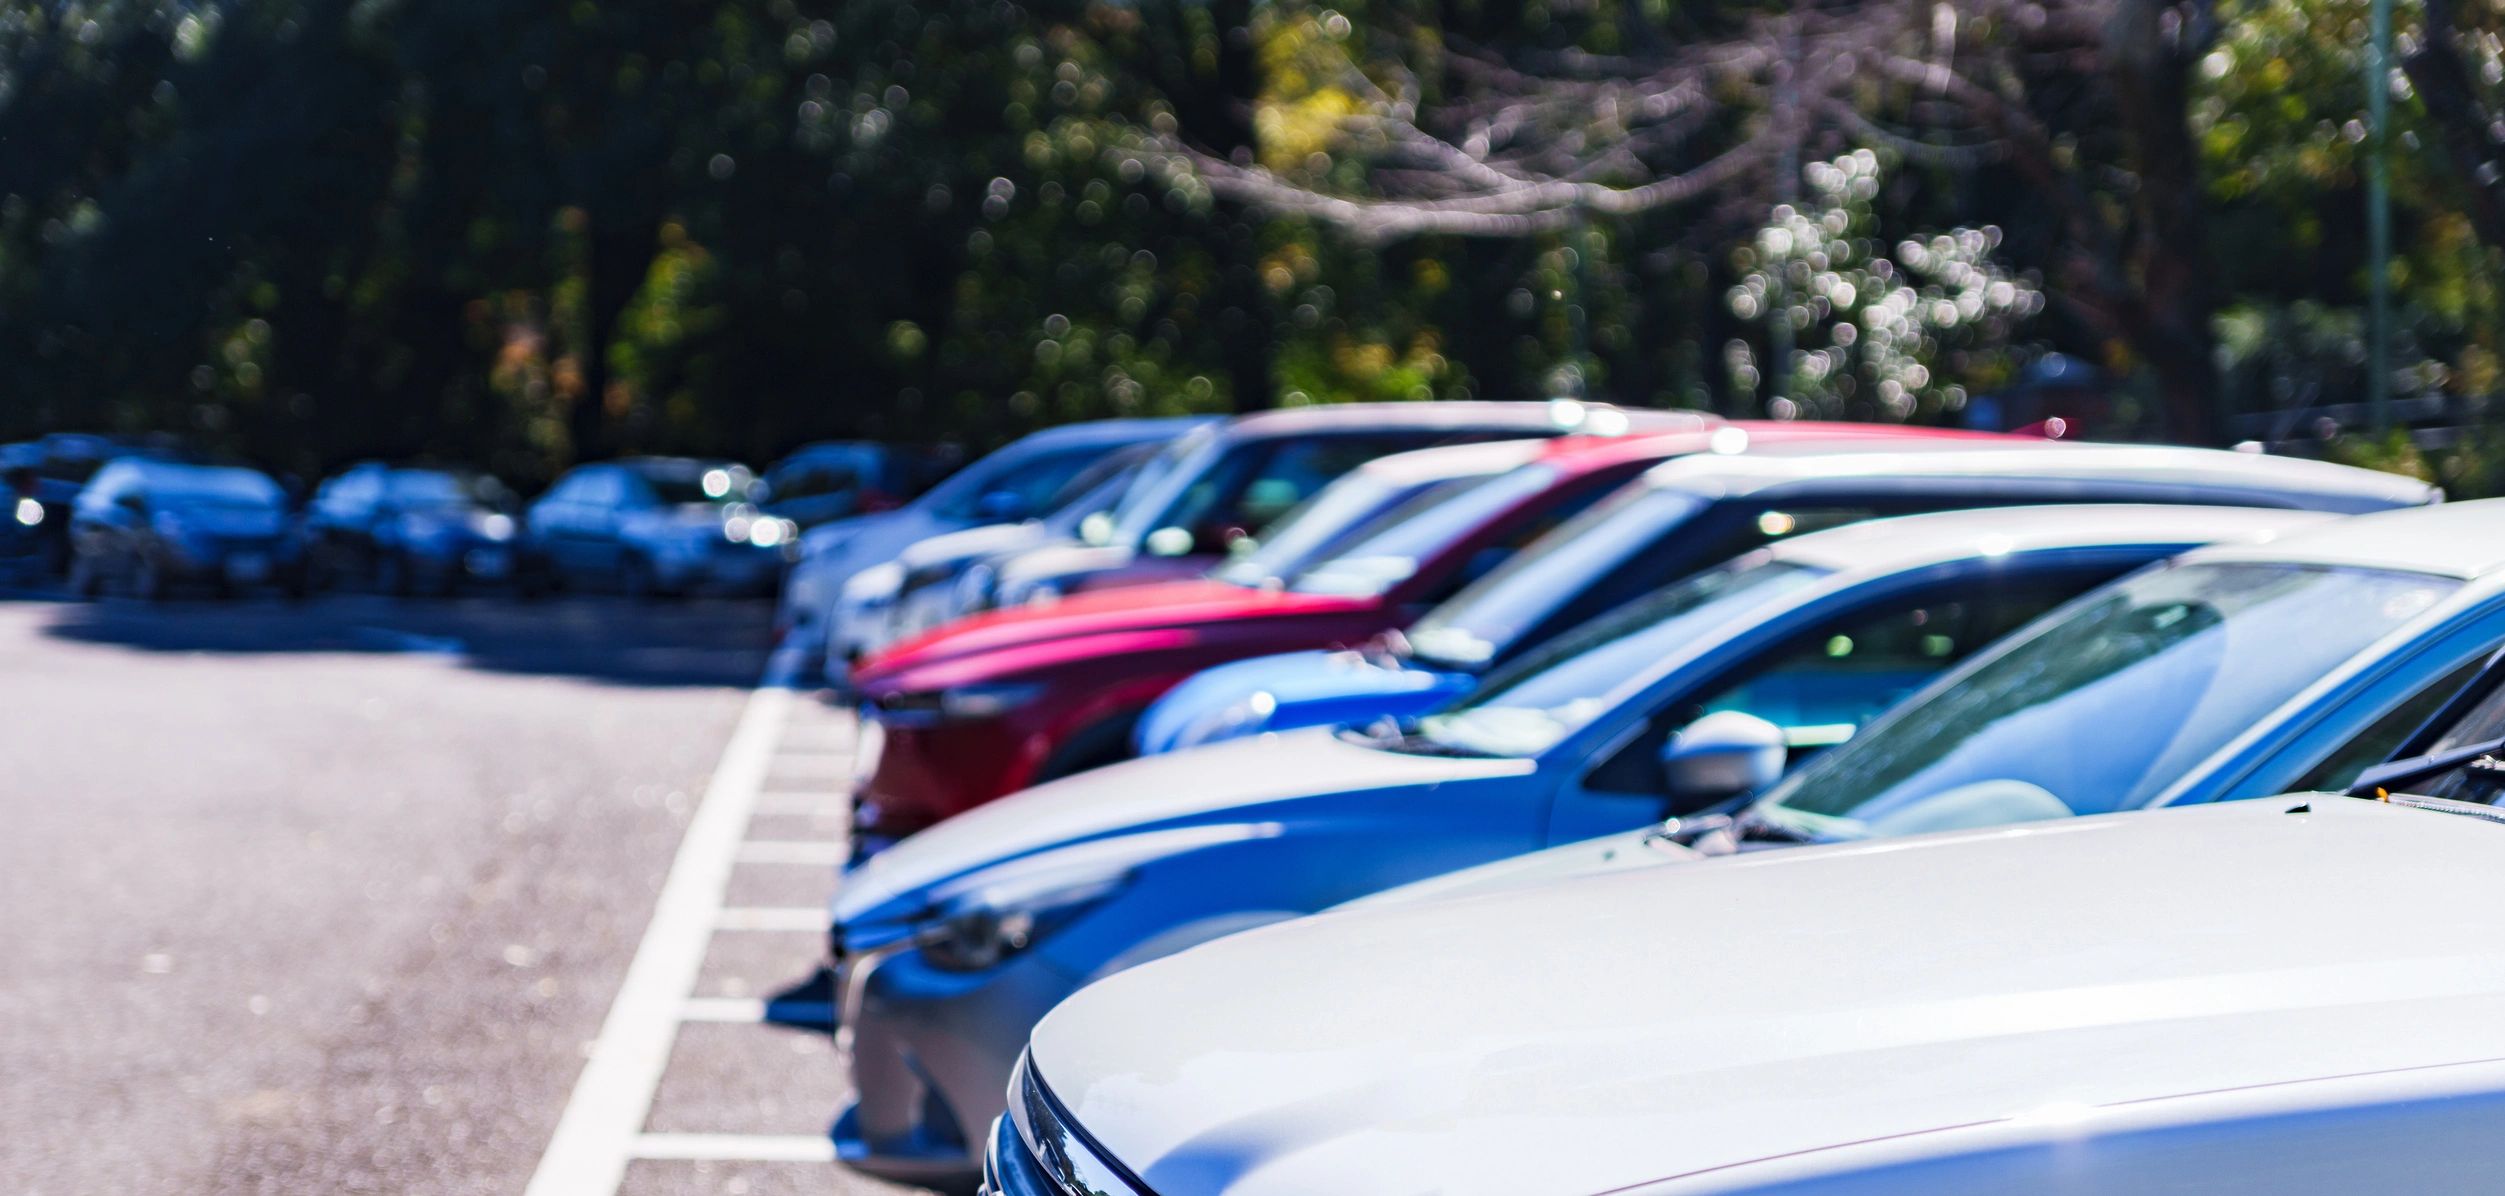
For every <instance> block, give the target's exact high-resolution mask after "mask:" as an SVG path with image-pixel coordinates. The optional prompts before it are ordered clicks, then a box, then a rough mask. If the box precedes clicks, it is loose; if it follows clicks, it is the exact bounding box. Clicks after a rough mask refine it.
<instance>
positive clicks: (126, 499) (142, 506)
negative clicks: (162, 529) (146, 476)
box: [113, 493, 148, 515]
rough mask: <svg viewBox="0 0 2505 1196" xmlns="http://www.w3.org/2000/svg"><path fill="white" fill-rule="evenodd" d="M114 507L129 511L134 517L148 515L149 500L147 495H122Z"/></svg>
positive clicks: (114, 501) (116, 499) (114, 503)
mask: <svg viewBox="0 0 2505 1196" xmlns="http://www.w3.org/2000/svg"><path fill="white" fill-rule="evenodd" d="M113 505H114V506H117V507H120V508H122V509H123V510H125V511H128V512H130V513H131V514H133V515H145V514H147V513H148V499H147V496H146V495H142V494H135V493H134V494H124V495H121V496H119V497H117V498H115V499H114V500H113Z"/></svg>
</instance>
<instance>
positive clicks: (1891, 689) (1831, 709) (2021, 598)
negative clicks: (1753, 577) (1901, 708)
mask: <svg viewBox="0 0 2505 1196" xmlns="http://www.w3.org/2000/svg"><path fill="white" fill-rule="evenodd" d="M2145 560H2146V558H2145V557H2135V558H2131V559H2128V560H2119V559H2113V558H2112V557H2104V558H2102V559H2098V558H2095V557H2084V558H2054V559H2049V560H2047V561H2044V562H2041V563H2036V564H2033V565H2032V566H2030V565H2026V564H2019V565H2013V566H2011V567H2006V568H1997V569H1995V568H1992V567H1990V566H1988V565H1986V564H1984V563H1981V562H1966V563H1960V564H1958V565H1955V566H1950V567H1945V568H1942V569H1939V570H1930V571H1925V572H1924V573H1923V574H1921V575H1918V576H1906V577H1902V578H1896V579H1890V580H1887V581H1884V582H1879V583H1874V584H1871V585H1868V586H1864V587H1859V588H1856V589H1854V590H1851V591H1846V592H1839V593H1834V594H1830V595H1828V596H1826V598H1825V599H1824V600H1822V601H1818V602H1815V603H1813V604H1809V605H1807V606H1804V607H1802V608H1797V609H1795V610H1792V611H1789V612H1786V613H1785V614H1784V615H1781V616H1778V617H1777V618H1775V619H1771V620H1768V621H1767V623H1766V624H1765V625H1763V626H1760V627H1757V628H1752V629H1750V630H1749V631H1748V632H1743V633H1741V634H1740V635H1739V636H1736V637H1734V642H1733V643H1732V644H1731V645H1730V647H1729V649H1728V650H1727V651H1724V652H1722V653H1719V654H1718V655H1719V657H1720V659H1719V660H1716V661H1700V662H1699V667H1698V668H1695V669H1691V670H1680V671H1679V674H1677V675H1674V676H1672V677H1670V678H1665V679H1664V681H1663V682H1661V683H1658V684H1656V685H1655V686H1654V687H1653V689H1652V691H1651V692H1648V693H1646V694H1644V695H1642V696H1641V697H1639V698H1638V699H1637V700H1636V701H1635V702H1634V703H1631V704H1630V706H1631V709H1630V710H1629V711H1628V712H1626V713H1624V714H1621V715H1620V716H1619V717H1618V720H1617V722H1616V729H1615V731H1614V732H1613V731H1610V730H1606V729H1603V730H1600V732H1599V734H1598V736H1597V737H1596V742H1598V743H1600V744H1601V750H1598V751H1595V752H1592V753H1591V755H1590V756H1589V757H1588V759H1589V764H1588V765H1587V766H1585V767H1583V768H1581V769H1579V770H1576V771H1573V772H1570V773H1568V774H1567V775H1568V778H1569V779H1567V780H1566V781H1565V782H1564V783H1563V784H1561V786H1560V787H1559V789H1558V791H1557V793H1556V795H1555V797H1554V798H1553V800H1552V803H1551V806H1550V811H1549V819H1548V838H1549V842H1552V843H1564V842H1570V841H1573V840H1576V839H1584V838H1590V837H1593V836H1596V835H1603V834H1608V833H1611V832H1614V831H1622V830H1625V829H1627V828H1629V827H1632V826H1637V825H1640V824H1642V823H1644V822H1647V821H1651V820H1654V819H1657V818H1660V817H1663V816H1665V815H1667V814H1669V813H1671V812H1672V811H1671V810H1670V809H1669V808H1668V799H1667V795H1666V793H1665V792H1664V785H1663V778H1662V773H1661V766H1660V759H1661V752H1662V747H1663V745H1664V744H1665V743H1667V742H1668V740H1669V738H1670V736H1671V735H1673V734H1675V733H1676V732H1677V731H1678V730H1679V729H1680V728H1683V727H1685V726H1687V725H1688V724H1689V723H1692V722H1694V721H1696V720H1697V719H1699V718H1702V717H1704V716H1705V715H1707V714H1712V713H1716V712H1719V711H1725V710H1736V711H1741V712H1743V713H1747V714H1752V715H1755V716H1757V717H1759V718H1763V719H1765V720H1766V721H1768V722H1771V723H1773V724H1775V725H1776V726H1777V727H1779V728H1781V729H1782V731H1783V735H1784V740H1785V743H1786V744H1787V745H1788V746H1789V748H1790V764H1791V765H1794V766H1796V765H1798V764H1799V763H1801V762H1802V761H1804V760H1807V759H1809V758H1810V757H1812V756H1814V755H1816V754H1817V753H1818V752H1820V751H1823V750H1825V749H1827V748H1829V747H1833V746H1835V745H1836V744H1839V743H1842V742H1844V741H1845V740H1846V739H1849V738H1851V737H1852V735H1853V734H1854V732H1855V731H1857V730H1859V729H1860V727H1861V726H1862V725H1863V724H1865V723H1867V722H1869V721H1870V720H1871V719H1872V718H1875V717H1877V716H1878V715H1879V714H1880V713H1881V712H1882V711H1885V710H1886V709H1887V708H1888V707H1890V706H1893V705H1895V704H1896V702H1897V701H1898V700H1900V699H1902V698H1904V697H1906V696H1908V695H1910V694H1911V693H1913V692H1914V691H1915V690H1917V689H1920V688H1921V687H1922V686H1923V685H1924V684H1925V683H1927V682H1929V681H1930V680H1931V679H1932V678H1934V677H1936V676H1938V675H1939V674H1940V673H1942V672H1944V671H1946V670H1947V669H1948V668H1949V667H1950V666H1952V665H1955V664H1957V663H1958V662H1959V661H1962V660H1964V659H1965V658H1966V657H1967V656H1969V655H1971V654H1972V653H1974V652H1975V651H1977V650H1978V649H1981V648H1982V647H1983V646H1984V645H1986V644H1989V643H1991V642H1992V641H1993V640H1996V639H1999V638H2000V637H2001V636H2003V635H2006V634H2008V633H2009V632H2011V631H2013V630H2016V629H2017V628H2019V627H2021V626H2023V625H2025V624H2026V623H2027V622H2029V621H2030V620H2033V619H2034V618H2035V617H2036V616H2038V615H2041V614H2043V613H2044V612H2046V611H2049V610H2051V609H2053V608H2054V607H2056V606H2059V605H2061V604H2062V603H2064V602H2067V601H2069V600H2070V599H2072V598H2075V597H2077V596H2078V595H2080V594H2082V593H2085V592H2086V591H2088V590H2090V589H2093V588H2095V587H2096V586H2097V585H2099V584H2101V583H2103V582H2106V581H2109V580H2112V579H2113V578H2114V577H2117V576H2120V575H2121V574H2122V573H2124V572H2127V571H2128V570H2129V569H2131V568H2133V567H2136V566H2137V565H2139V564H2142V563H2145Z"/></svg>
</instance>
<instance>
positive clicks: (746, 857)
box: [739, 839, 852, 868]
mask: <svg viewBox="0 0 2505 1196" xmlns="http://www.w3.org/2000/svg"><path fill="white" fill-rule="evenodd" d="M851 856H852V853H851V852H850V851H848V850H846V849H845V847H844V845H843V844H841V843H837V842H833V841H831V840H824V839H750V840H748V841H747V842H745V843H742V844H740V845H739V862H740V863H743V864H808V865H812V866H815V867H821V868H832V867H834V866H836V865H838V864H841V863H843V862H844V861H845V860H847V859H850V858H851Z"/></svg>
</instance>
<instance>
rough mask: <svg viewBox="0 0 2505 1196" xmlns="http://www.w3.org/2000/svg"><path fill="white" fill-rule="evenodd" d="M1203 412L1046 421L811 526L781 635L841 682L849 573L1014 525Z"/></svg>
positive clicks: (788, 590)
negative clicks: (912, 485) (887, 504)
mask: <svg viewBox="0 0 2505 1196" xmlns="http://www.w3.org/2000/svg"><path fill="white" fill-rule="evenodd" d="M1209 422H1210V421H1209V420H1207V419H1200V418H1176V419H1112V420H1092V421H1089V422H1087V423H1078V424H1067V425H1064V426H1062V427H1058V428H1046V429H1044V430H1043V431H1041V432H1036V433H1032V434H1030V435H1027V436H1024V437H1020V438H1019V439H1017V440H1014V441H1012V442H1010V443H1009V444H1008V445H1007V446H1005V447H1003V448H1001V449H1000V450H999V451H997V452H994V453H991V454H989V455H987V456H985V457H984V458H983V459H981V460H979V461H976V462H974V463H973V464H971V465H968V466H966V467H965V468H964V469H961V470H958V471H957V472H956V473H954V474H951V475H950V476H949V477H948V480H946V481H944V482H941V483H939V484H938V485H936V486H933V487H932V488H931V489H930V490H928V491H926V492H924V493H923V494H922V495H921V496H919V497H917V498H915V499H914V500H913V501H911V502H908V503H905V504H904V505H903V506H900V507H897V508H896V509H894V510H892V511H882V512H879V513H877V514H872V515H856V516H853V517H851V518H849V519H838V520H835V521H833V522H831V523H825V524H821V525H819V526H817V527H814V528H811V529H809V530H808V531H807V532H805V533H803V535H802V536H801V549H800V559H799V561H798V562H796V563H795V564H794V565H793V566H792V569H791V575H790V577H789V578H787V579H786V581H785V583H784V586H783V594H782V602H781V604H780V605H779V606H778V607H776V609H775V631H776V632H777V634H778V635H780V636H781V637H782V639H783V642H785V643H788V644H794V645H798V646H801V647H803V648H814V649H816V650H817V652H818V654H819V655H821V656H822V657H823V659H824V661H825V663H826V665H827V668H828V678H829V680H833V681H838V682H840V681H841V680H842V679H843V677H844V675H845V673H846V671H847V670H848V669H849V668H850V667H851V663H852V659H853V657H854V656H855V655H857V654H858V653H857V649H856V646H855V644H854V642H853V640H852V638H851V636H850V634H849V633H847V632H846V631H844V630H843V629H841V628H839V627H837V626H836V613H837V610H836V608H837V600H838V599H839V598H841V596H842V595H843V592H844V585H845V583H846V582H848V581H850V580H851V579H852V576H853V575H854V574H855V573H858V572H860V571H861V570H863V569H867V568H870V567H872V566H875V565H882V564H885V563H887V562H888V561H891V560H894V559H895V558H896V554H897V553H899V552H902V551H904V550H905V549H906V548H908V547H910V546H912V545H913V544H914V543H916V542H918V541H921V540H924V539H928V538H929V537H932V536H936V535H941V534H943V533H946V532H953V531H960V530H963V529H965V528H969V527H979V526H981V525H984V524H990V523H1015V522H1017V521H1020V520H1023V519H1026V518H1027V517H1029V516H1031V515H1033V514H1035V513H1036V512H1037V511H1038V510H1040V509H1041V504H1043V503H1044V502H1046V501H1048V500H1049V499H1050V498H1051V496H1052V495H1053V494H1054V493H1055V492H1057V491H1059V490H1060V489H1061V487H1062V486H1064V485H1066V484H1068V482H1069V480H1070V479H1071V478H1073V477H1076V476H1078V474H1079V473H1080V472H1081V471H1083V470H1085V469H1086V468H1087V467H1088V466H1090V465H1093V464H1095V463H1096V462H1097V461H1099V460H1101V459H1102V458H1104V457H1105V455H1107V454H1109V453H1112V452H1115V451H1118V450H1120V449H1122V448H1125V447H1127V446H1130V445H1134V444H1146V443H1158V444H1162V443H1165V442H1167V441H1170V440H1173V439H1174V438H1176V437H1178V436H1181V435H1184V434H1185V433H1187V432H1189V431H1190V430H1191V429H1193V428H1196V427H1200V426H1202V425H1205V424H1207V423H1209Z"/></svg>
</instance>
